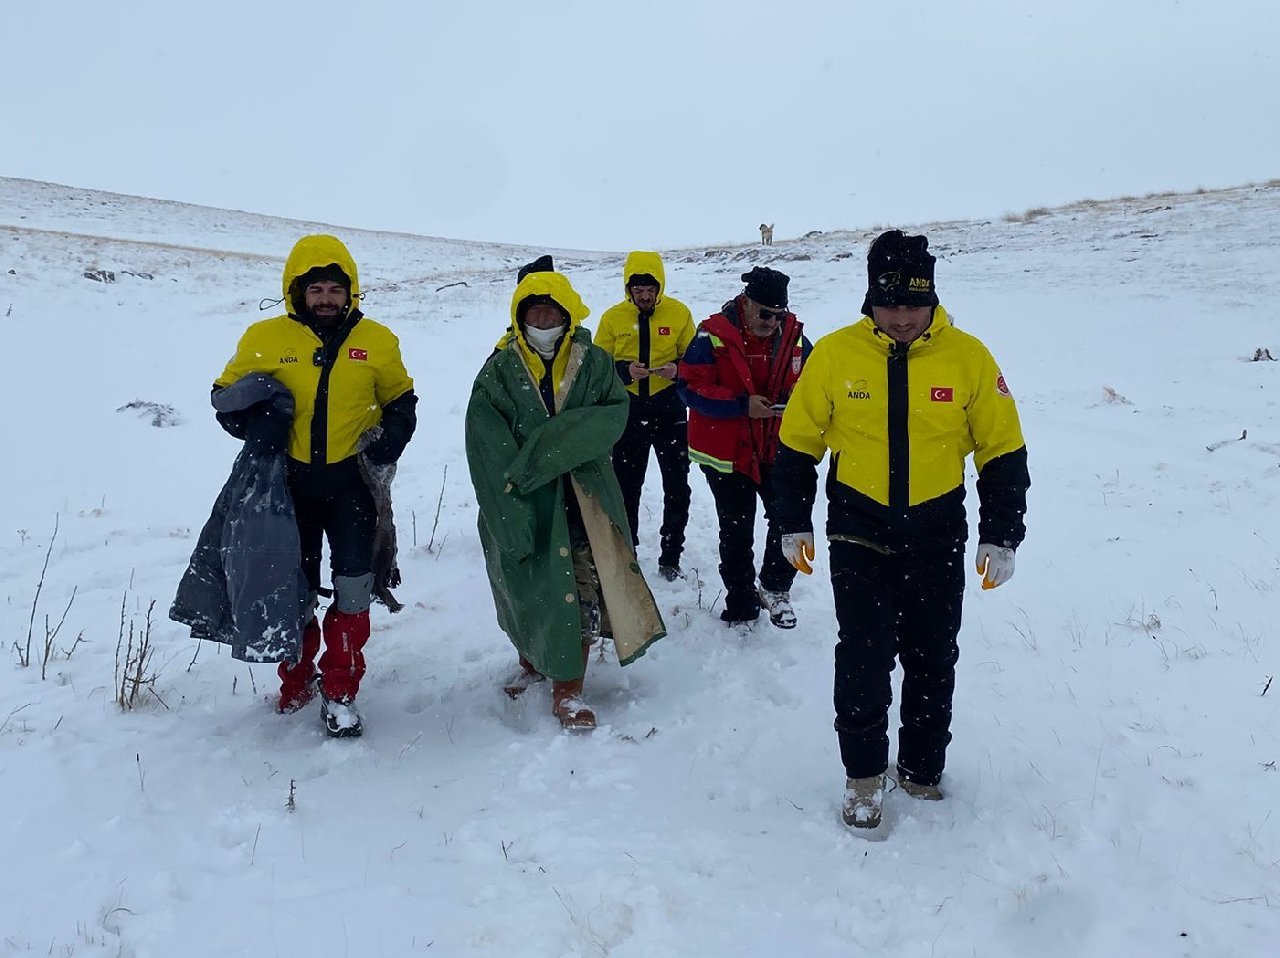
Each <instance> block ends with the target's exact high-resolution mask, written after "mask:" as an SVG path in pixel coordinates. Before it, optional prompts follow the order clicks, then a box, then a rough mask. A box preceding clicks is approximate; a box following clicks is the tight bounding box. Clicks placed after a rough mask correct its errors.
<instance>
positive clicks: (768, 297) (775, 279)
mask: <svg viewBox="0 0 1280 958" xmlns="http://www.w3.org/2000/svg"><path fill="white" fill-rule="evenodd" d="M742 281H743V282H744V283H746V284H747V288H746V289H744V290H743V292H744V293H745V294H746V296H747V298H748V299H752V300H755V301H756V302H757V303H759V304H760V305H761V306H765V307H767V308H769V309H786V308H787V284H788V283H789V282H791V277H790V276H788V275H787V274H786V273H779V272H778V271H777V270H776V269H770V268H769V267H768V266H753V267H752V268H751V270H750V271H749V272H746V273H743V274H742Z"/></svg>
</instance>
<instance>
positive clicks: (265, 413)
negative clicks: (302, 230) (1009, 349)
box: [214, 235, 418, 737]
mask: <svg viewBox="0 0 1280 958" xmlns="http://www.w3.org/2000/svg"><path fill="white" fill-rule="evenodd" d="M283 288H284V303H285V308H286V313H285V315H283V316H276V317H275V318H273V319H267V320H263V321H262V322H259V323H255V324H254V325H253V326H250V327H249V329H248V330H247V331H246V332H245V334H244V335H243V336H242V337H241V339H240V343H239V345H238V346H237V347H236V352H235V355H234V356H233V357H232V359H231V361H230V362H229V363H228V364H227V367H226V369H225V370H223V372H222V375H221V376H219V377H218V379H217V380H216V382H215V383H214V391H215V394H216V392H217V391H218V390H220V389H223V388H225V387H227V386H230V385H232V384H233V383H236V382H237V381H239V380H240V379H242V378H243V377H245V376H248V375H251V374H255V373H266V374H267V375H269V376H271V377H273V378H275V379H276V380H278V381H279V382H280V383H282V384H283V385H284V386H285V387H286V388H287V389H288V390H289V391H290V392H291V393H292V394H293V399H294V403H295V406H296V410H295V413H294V415H293V418H292V420H291V421H289V422H287V423H282V424H281V428H282V430H283V431H287V434H288V440H287V443H288V458H287V475H288V488H289V493H290V495H291V496H292V499H293V505H294V509H295V512H296V517H297V525H298V533H299V536H300V539H301V547H302V557H301V558H302V567H303V571H304V573H305V575H306V580H307V583H308V585H309V586H310V588H311V592H312V598H313V601H312V605H311V607H312V609H314V608H315V599H316V598H317V597H318V595H319V591H320V557H321V549H322V545H323V540H324V539H325V538H326V537H327V538H328V541H329V564H330V568H331V570H332V574H333V602H332V604H331V605H330V606H329V608H328V610H327V611H326V612H325V616H324V628H323V632H322V630H321V626H320V623H319V621H318V620H317V619H316V616H315V615H314V614H312V615H311V616H310V618H309V620H308V621H307V622H306V625H305V627H304V629H303V633H302V652H301V656H300V658H299V659H298V661H297V662H294V663H281V664H280V666H279V675H280V700H279V710H280V711H281V712H291V711H296V710H297V709H300V708H302V707H303V706H304V705H306V704H307V703H308V702H309V701H310V700H311V698H312V697H313V696H314V694H315V689H316V686H317V682H316V677H317V672H316V662H315V659H316V656H317V655H318V654H319V653H320V645H321V639H322V636H323V642H324V654H323V655H321V656H320V662H319V672H320V679H319V683H318V684H319V691H320V693H321V698H322V709H321V714H322V717H323V719H324V722H325V726H326V729H327V731H328V733H329V734H330V735H333V736H338V737H342V736H351V735H359V734H360V733H361V730H362V725H361V718H360V713H359V712H358V711H357V710H356V707H355V698H356V694H357V693H358V692H359V690H360V680H361V678H362V677H363V676H364V672H365V660H364V647H365V643H366V642H367V641H368V639H369V604H370V596H371V594H372V592H373V590H374V587H375V583H374V581H373V566H372V563H373V549H374V532H375V527H376V523H377V510H376V507H375V504H374V499H373V496H372V494H371V493H370V490H369V487H368V485H367V484H366V481H365V479H364V478H363V477H362V476H361V472H360V462H359V460H360V458H361V457H363V458H364V459H365V460H367V462H366V467H368V466H372V467H373V468H374V469H375V470H376V469H377V468H379V467H383V466H387V465H389V464H391V463H394V462H395V461H396V460H397V459H399V458H400V455H401V453H402V452H403V451H404V448H405V446H406V445H407V444H408V442H409V439H410V438H411V437H412V436H413V432H414V428H415V426H416V423H417V416H416V411H415V406H416V404H417V401H418V399H417V396H416V395H415V394H414V391H413V380H412V379H410V378H409V374H408V373H407V372H406V370H405V367H404V362H403V360H402V359H401V356H400V343H399V341H398V340H397V338H396V336H395V335H394V334H393V333H392V332H391V331H390V330H389V329H387V327H385V326H383V325H382V324H380V323H377V322H375V321H373V320H372V319H369V318H368V317H367V316H365V315H364V314H363V313H362V312H361V311H360V309H359V308H358V307H357V306H356V303H357V301H358V300H359V297H360V279H359V276H358V274H357V272H356V264H355V261H354V260H353V259H352V257H351V254H350V253H349V252H348V251H347V248H346V246H344V245H343V244H342V242H341V241H340V240H338V239H337V238H336V237H333V236H326V235H316V236H304V237H303V238H302V239H300V240H298V242H297V243H296V244H295V245H294V247H293V251H292V252H291V253H290V254H289V258H288V260H287V261H286V262H285V267H284V277H283ZM271 413H272V409H271V407H270V406H268V405H267V404H259V405H257V406H253V407H251V408H249V409H248V410H244V411H242V412H239V413H236V414H234V415H231V414H226V413H219V414H218V421H219V422H220V423H221V424H222V426H223V428H224V429H226V430H227V431H228V432H229V433H231V434H232V435H233V436H236V437H237V438H244V436H245V435H246V432H248V431H249V430H250V429H251V428H252V427H254V425H255V423H254V422H253V420H254V419H255V418H259V419H260V418H262V417H269V416H270V415H271ZM375 427H377V429H378V432H377V433H376V436H377V438H373V436H374V435H375V434H373V433H371V434H370V435H368V436H366V433H367V432H369V431H370V430H373V429H374V428H375ZM362 437H364V448H363V451H362V452H360V451H359V450H360V448H361V445H362V443H361V438H362ZM370 440H372V441H370Z"/></svg>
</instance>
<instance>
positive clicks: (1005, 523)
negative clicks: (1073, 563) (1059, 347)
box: [774, 230, 1031, 828]
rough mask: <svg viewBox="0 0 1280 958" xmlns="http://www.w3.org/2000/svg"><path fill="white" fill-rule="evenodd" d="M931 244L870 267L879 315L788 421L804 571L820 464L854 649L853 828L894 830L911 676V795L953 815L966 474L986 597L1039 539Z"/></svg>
mask: <svg viewBox="0 0 1280 958" xmlns="http://www.w3.org/2000/svg"><path fill="white" fill-rule="evenodd" d="M928 247H929V243H928V240H927V239H926V238H925V237H923V236H905V235H903V234H902V233H901V232H899V231H897V230H890V231H889V232H887V233H884V234H882V235H881V236H879V237H877V238H876V240H875V242H873V243H872V244H871V248H870V250H869V252H868V254H867V286H868V288H867V295H866V299H865V301H864V303H863V306H862V312H863V317H862V319H861V320H859V321H858V322H856V323H854V324H853V325H852V326H846V327H845V328H843V329H840V330H838V331H836V332H834V333H831V334H830V335H828V336H824V337H823V338H822V339H820V340H819V341H818V344H817V345H816V346H815V347H814V349H813V355H812V356H811V357H810V360H809V363H808V365H807V366H806V367H805V371H804V375H803V376H801V377H800V381H799V383H797V384H796V388H795V391H794V393H793V394H792V397H791V402H790V403H789V404H788V406H787V411H786V415H785V417H784V418H783V420H782V432H781V440H782V448H781V450H780V452H779V453H778V461H777V467H776V469H775V471H774V483H775V486H776V488H777V495H778V503H779V506H778V523H779V525H780V526H781V528H782V531H783V532H784V533H785V535H784V536H783V550H784V552H785V553H786V556H787V559H788V561H790V562H791V563H792V564H793V565H795V566H796V567H797V568H798V569H800V570H801V571H803V572H806V573H808V572H811V571H812V568H811V567H810V565H809V562H810V560H812V559H813V555H814V536H813V524H812V508H813V501H814V498H815V496H816V492H817V463H818V462H819V461H821V460H822V458H823V457H824V456H825V455H826V453H827V451H828V450H830V452H831V464H830V466H829V467H828V476H827V500H828V502H827V538H828V540H829V549H830V562H831V585H832V589H833V591H834V593H835V611H836V621H837V623H838V625H839V638H838V641H837V643H836V648H835V711H836V720H835V726H836V733H837V736H838V737H839V742H840V756H841V759H842V761H843V763H844V766H845V774H846V787H845V798H844V806H843V813H842V814H843V818H844V821H845V822H846V824H849V825H852V826H854V827H858V828H874V827H876V826H877V825H879V824H880V820H881V804H882V801H883V796H884V788H885V775H886V772H887V770H888V764H889V735H888V729H889V707H890V705H891V704H892V691H891V688H890V676H891V674H892V672H893V668H894V658H895V656H896V657H897V659H898V661H899V662H900V663H901V665H902V673H903V678H902V703H901V721H902V725H901V728H900V729H899V732H898V757H897V780H898V785H899V786H900V787H901V788H902V790H903V791H905V792H906V793H907V794H908V795H910V796H912V797H913V798H918V799H925V800H938V799H941V798H942V792H941V790H940V789H939V787H938V783H939V781H940V779H941V777H942V770H943V765H944V762H945V758H946V749H947V744H948V743H949V742H950V741H951V732H950V726H951V702H952V695H953V692H954V690H955V666H956V661H957V659H958V658H959V654H960V653H959V647H958V646H957V644H956V637H957V635H958V633H959V631H960V616H961V604H962V601H963V598H964V544H965V540H966V539H967V538H968V531H969V530H968V524H967V521H966V518H965V509H964V494H965V488H964V464H965V459H966V457H967V456H968V455H969V454H970V453H972V454H973V459H974V464H975V465H976V466H977V469H978V483H977V486H978V498H979V518H978V543H979V545H978V550H977V565H978V570H979V572H982V573H984V580H983V587H984V588H994V587H996V586H999V585H1002V584H1003V583H1005V582H1007V581H1008V580H1009V579H1010V577H1012V575H1013V567H1014V550H1015V549H1017V547H1018V545H1019V544H1020V543H1021V542H1022V539H1023V536H1024V535H1025V532H1026V529H1025V526H1024V525H1023V516H1024V514H1025V513H1026V498H1027V489H1028V487H1029V486H1030V484H1031V478H1030V474H1029V473H1028V471H1027V449H1026V444H1025V442H1024V441H1023V437H1022V428H1021V425H1020V424H1019V420H1018V410H1017V406H1016V405H1015V403H1014V401H1013V396H1012V395H1011V394H1010V392H1009V389H1008V387H1007V386H1006V385H1005V380H1004V377H1003V376H1002V375H1001V374H1000V369H999V367H998V366H997V365H996V362H995V360H994V359H993V358H992V356H991V353H990V352H988V351H987V348H986V347H985V346H984V345H983V344H982V343H981V342H980V341H979V340H978V339H977V338H976V337H974V336H971V335H969V334H968V333H965V332H962V331H961V330H959V329H957V328H956V327H954V326H953V325H952V324H951V318H950V317H949V316H948V315H947V312H946V310H944V309H943V308H942V306H941V305H939V303H938V296H937V292H936V290H935V288H934V263H935V260H934V257H933V256H932V255H931V254H930V253H929V252H928Z"/></svg>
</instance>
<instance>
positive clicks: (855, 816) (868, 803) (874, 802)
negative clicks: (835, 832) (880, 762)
mask: <svg viewBox="0 0 1280 958" xmlns="http://www.w3.org/2000/svg"><path fill="white" fill-rule="evenodd" d="M883 807H884V772H881V773H880V774H879V775H871V776H869V777H867V778H850V779H846V780H845V784H844V807H843V808H841V810H840V817H841V818H843V819H844V823H845V824H846V825H852V826H853V827H854V828H875V827H877V826H878V825H879V824H880V813H881V809H882V808H883Z"/></svg>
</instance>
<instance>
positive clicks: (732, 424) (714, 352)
mask: <svg viewBox="0 0 1280 958" xmlns="http://www.w3.org/2000/svg"><path fill="white" fill-rule="evenodd" d="M742 281H743V282H744V283H745V284H746V286H745V287H744V289H743V291H742V292H741V293H739V294H738V295H737V296H735V297H734V298H733V299H731V300H729V302H727V303H725V304H724V306H723V307H721V309H720V312H718V313H716V314H715V315H714V316H711V317H710V318H708V319H706V320H703V322H702V323H701V324H700V325H699V326H698V332H697V335H696V336H695V337H694V339H693V342H692V343H691V344H690V346H689V349H688V351H687V352H686V353H685V354H684V359H683V360H682V361H681V363H680V371H679V388H680V396H681V398H682V399H683V400H684V401H685V403H686V405H688V407H689V458H690V459H691V460H692V461H693V462H696V463H697V464H698V465H700V466H701V467H702V472H703V475H705V476H706V477H707V484H708V485H709V486H710V487H711V495H712V497H713V498H714V499H715V503H716V516H717V517H718V519H719V522H720V577H721V579H722V580H723V581H724V587H725V601H724V610H723V611H722V612H721V613H720V618H721V619H722V620H723V621H724V622H727V623H729V624H730V625H733V626H734V627H735V628H738V629H749V628H750V627H751V626H750V623H752V622H754V621H755V620H756V619H757V618H759V616H760V608H761V606H762V605H763V606H764V608H765V610H766V611H767V612H768V613H769V620H770V621H771V622H772V623H773V624H774V625H775V626H777V627H778V628H780V629H794V628H795V626H796V614H795V610H794V609H793V608H792V606H791V583H792V582H793V581H794V579H795V576H796V570H795V569H793V568H792V567H791V565H790V564H789V563H788V562H787V560H786V559H785V558H784V557H783V555H782V533H781V531H780V530H779V528H778V526H777V524H776V504H777V496H776V494H775V490H774V483H773V461H774V457H775V456H776V455H777V451H778V426H779V423H780V422H781V418H780V417H781V416H782V410H783V408H784V407H785V405H786V403H787V400H788V398H789V397H790V395H791V390H792V388H793V387H794V386H795V383H796V380H797V379H798V378H799V376H800V370H801V369H802V368H803V366H804V363H805V360H806V359H807V358H808V355H809V350H810V349H811V348H812V347H811V346H810V343H809V341H808V340H807V339H805V338H804V332H803V327H802V326H801V324H800V321H799V320H797V319H796V317H795V314H794V313H792V312H791V311H790V310H789V309H788V308H787V285H788V283H789V282H790V277H788V276H787V275H786V274H785V273H780V272H778V271H777V270H774V269H770V268H768V267H767V266H756V267H754V268H753V269H751V270H750V271H749V272H746V273H743V274H742ZM757 499H759V500H760V501H761V502H762V503H763V504H764V514H765V518H766V519H767V520H768V522H769V532H768V536H767V538H766V539H765V547H764V556H763V559H762V562H761V565H760V582H759V587H758V588H757V585H756V566H755V553H754V551H753V549H754V544H755V521H756V500H757Z"/></svg>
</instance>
